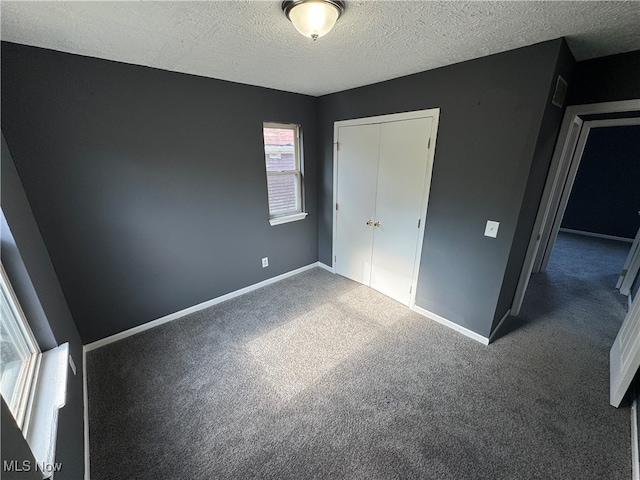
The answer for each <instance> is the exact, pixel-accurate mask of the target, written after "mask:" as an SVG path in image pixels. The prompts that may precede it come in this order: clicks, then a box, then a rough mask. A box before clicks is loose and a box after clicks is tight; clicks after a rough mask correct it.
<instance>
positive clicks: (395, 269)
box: [370, 118, 432, 305]
mask: <svg viewBox="0 0 640 480" xmlns="http://www.w3.org/2000/svg"><path fill="white" fill-rule="evenodd" d="M431 122H432V119H431V118H420V119H415V120H405V121H399V122H390V123H384V124H382V125H381V132H380V159H379V167H378V181H377V195H376V211H375V222H377V223H376V224H379V226H376V227H374V240H373V253H372V270H371V282H370V285H371V287H372V288H375V289H376V290H378V291H380V292H382V293H384V294H385V295H388V296H389V297H391V298H393V299H395V300H397V301H399V302H401V303H403V304H405V305H409V302H410V298H411V292H410V288H411V284H412V280H413V273H414V264H415V258H416V250H417V248H419V247H420V246H419V245H418V238H419V228H418V221H419V219H420V218H421V210H422V201H423V192H424V188H425V179H426V175H427V163H428V142H429V135H430V132H431Z"/></svg>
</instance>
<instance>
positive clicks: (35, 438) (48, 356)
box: [25, 343, 69, 478]
mask: <svg viewBox="0 0 640 480" xmlns="http://www.w3.org/2000/svg"><path fill="white" fill-rule="evenodd" d="M68 364H69V344H68V343H64V344H62V345H60V346H59V347H56V348H53V349H51V350H48V351H46V352H44V353H42V354H41V357H40V368H39V371H38V379H37V382H36V387H35V388H36V391H35V393H34V396H33V405H32V407H31V410H30V412H29V423H28V426H27V430H26V432H25V433H26V434H25V438H26V439H27V443H28V444H29V447H30V448H31V453H32V454H33V456H34V458H35V460H36V462H38V464H39V465H42V466H44V467H45V469H44V472H43V473H44V475H45V477H44V478H49V477H50V476H51V474H52V473H53V472H47V471H46V468H47V467H49V466H52V465H54V460H55V450H56V437H57V432H58V410H59V409H60V408H62V407H64V405H65V403H66V401H67V371H68V367H67V365H68Z"/></svg>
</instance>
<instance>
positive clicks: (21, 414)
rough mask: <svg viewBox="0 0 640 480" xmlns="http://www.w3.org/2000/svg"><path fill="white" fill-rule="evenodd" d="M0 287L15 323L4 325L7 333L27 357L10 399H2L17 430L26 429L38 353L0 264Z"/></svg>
mask: <svg viewBox="0 0 640 480" xmlns="http://www.w3.org/2000/svg"><path fill="white" fill-rule="evenodd" d="M0 284H1V287H2V290H3V293H4V295H5V296H6V298H7V303H8V305H7V307H8V309H9V310H10V312H11V315H12V317H13V320H14V321H15V323H14V322H7V323H8V325H7V327H8V328H7V334H8V335H9V336H10V337H11V338H12V340H14V344H15V345H20V344H21V343H22V344H24V347H23V348H21V350H23V352H22V353H26V354H28V355H29V358H28V360H27V361H26V362H25V363H24V364H23V365H22V368H21V369H20V373H19V376H18V381H17V382H16V385H15V388H14V390H13V392H12V394H11V398H5V402H7V405H8V406H9V410H11V413H12V414H13V415H14V418H15V419H16V423H17V424H18V427H19V428H20V429H22V430H26V429H27V428H28V425H29V412H30V411H31V407H32V405H33V397H34V392H35V384H36V379H37V377H38V367H39V366H40V353H41V352H40V347H39V346H38V343H37V342H36V339H35V337H34V336H33V333H32V332H31V328H29V324H28V323H27V319H26V317H25V315H24V312H23V311H22V307H20V303H19V302H18V299H17V297H16V294H15V292H14V291H13V288H12V287H11V283H10V282H9V278H8V277H7V273H6V272H5V270H4V266H3V265H2V264H0ZM9 323H10V324H9ZM3 398H4V397H3Z"/></svg>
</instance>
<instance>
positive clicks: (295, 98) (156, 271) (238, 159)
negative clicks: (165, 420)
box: [2, 42, 318, 343]
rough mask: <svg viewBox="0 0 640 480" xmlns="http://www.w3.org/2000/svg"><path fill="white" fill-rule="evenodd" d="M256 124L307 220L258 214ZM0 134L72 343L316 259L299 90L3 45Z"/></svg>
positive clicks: (307, 114) (311, 164) (262, 210)
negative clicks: (273, 220)
mask: <svg viewBox="0 0 640 480" xmlns="http://www.w3.org/2000/svg"><path fill="white" fill-rule="evenodd" d="M264 121H282V122H290V123H299V124H301V125H302V129H303V134H304V160H305V189H306V209H307V212H309V216H308V217H307V218H306V219H305V220H302V221H298V222H293V223H289V224H285V225H279V226H276V227H271V226H270V225H269V222H268V205H267V189H266V174H265V166H264V151H263V142H262V123H263V122H264ZM2 129H3V131H4V134H5V137H6V140H7V142H8V144H9V147H10V148H11V151H12V153H13V157H14V161H15V163H16V167H17V169H18V172H19V173H20V177H21V179H22V182H23V184H24V188H25V190H26V192H27V195H28V197H29V201H30V203H31V206H32V208H33V213H34V215H35V217H36V219H37V221H38V225H39V227H40V230H41V232H42V236H43V238H44V241H45V243H46V245H47V248H48V250H49V254H50V256H51V260H52V262H53V265H54V266H55V269H56V272H57V273H58V277H59V279H60V284H61V285H62V289H63V291H64V294H65V296H66V298H67V301H68V304H69V307H70V309H71V312H72V313H73V317H74V319H75V321H76V324H77V326H78V330H79V332H80V335H81V337H82V340H83V342H84V343H88V342H91V341H94V340H97V339H100V338H103V337H106V336H108V335H111V334H115V333H118V332H121V331H123V330H126V329H128V328H131V327H135V326H137V325H140V324H143V323H145V322H148V321H150V320H154V319H156V318H159V317H162V316H164V315H167V314H170V313H173V312H176V311H178V310H181V309H184V308H187V307H191V306H193V305H196V304H198V303H200V302H203V301H206V300H209V299H211V298H215V297H217V296H220V295H223V294H225V293H228V292H230V291H233V290H237V289H239V288H242V287H246V286H248V285H251V284H253V283H256V282H260V281H262V280H265V279H267V278H270V277H273V276H276V275H278V274H281V273H284V272H287V271H290V270H293V269H295V268H298V267H301V266H304V265H307V264H310V263H313V262H316V261H317V251H318V249H317V221H316V213H317V206H316V170H317V167H316V152H317V146H316V99H315V98H313V97H308V96H304V95H296V94H292V93H285V92H279V91H274V90H268V89H264V88H259V87H251V86H246V85H240V84H235V83H230V82H224V81H219V80H213V79H209V78H202V77H196V76H191V75H185V74H180V73H173V72H167V71H161V70H155V69H151V68H146V67H140V66H134V65H126V64H122V63H117V62H111V61H107V60H101V59H95V58H88V57H81V56H76V55H70V54H65V53H60V52H54V51H50V50H44V49H39V48H34V47H27V46H23V45H17V44H11V43H6V42H5V43H3V44H2ZM266 256H268V257H269V265H270V266H269V267H268V268H265V269H263V268H262V266H261V262H260V259H261V258H262V257H266Z"/></svg>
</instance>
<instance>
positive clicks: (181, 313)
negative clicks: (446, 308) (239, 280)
mask: <svg viewBox="0 0 640 480" xmlns="http://www.w3.org/2000/svg"><path fill="white" fill-rule="evenodd" d="M324 266H325V265H324V264H320V262H315V263H311V264H309V265H306V266H304V267H300V268H297V269H296V270H291V271H290V272H286V273H283V274H282V275H278V276H275V277H272V278H268V279H266V280H263V281H262V282H258V283H254V284H253V285H249V286H248V287H244V288H241V289H239V290H235V291H233V292H229V293H227V294H225V295H221V296H219V297H216V298H213V299H211V300H207V301H206V302H202V303H199V304H198V305H194V306H193V307H189V308H185V309H184V310H180V311H179V312H175V313H171V314H169V315H165V316H164V317H161V318H158V319H156V320H152V321H150V322H147V323H143V324H142V325H138V326H137V327H133V328H130V329H128V330H125V331H124V332H120V333H116V334H115V335H111V336H109V337H106V338H102V339H100V340H96V341H95V342H91V343H88V344H87V345H85V346H84V350H85V351H87V352H90V351H92V350H95V349H96V348H100V347H104V346H105V345H109V344H110V343H113V342H117V341H118V340H122V339H123V338H127V337H131V336H132V335H135V334H136V333H140V332H144V331H146V330H150V329H152V328H155V327H157V326H159V325H162V324H164V323H168V322H172V321H173V320H177V319H178V318H182V317H184V316H186V315H190V314H192V313H195V312H199V311H200V310H204V309H205V308H209V307H212V306H214V305H217V304H219V303H222V302H226V301H227V300H231V299H232V298H236V297H239V296H240V295H244V294H245V293H249V292H253V291H254V290H258V289H259V288H262V287H266V286H267V285H271V284H272V283H276V282H279V281H280V280H284V279H285V278H289V277H292V276H294V275H297V274H299V273H302V272H306V271H307V270H311V269H312V268H316V267H320V268H324Z"/></svg>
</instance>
